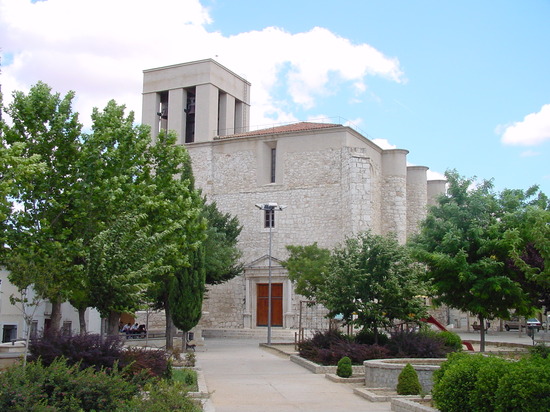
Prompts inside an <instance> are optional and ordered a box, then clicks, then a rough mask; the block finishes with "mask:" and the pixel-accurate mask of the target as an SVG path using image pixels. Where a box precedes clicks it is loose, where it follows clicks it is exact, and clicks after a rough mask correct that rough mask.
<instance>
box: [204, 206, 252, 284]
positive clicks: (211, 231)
mask: <svg viewBox="0 0 550 412" xmlns="http://www.w3.org/2000/svg"><path fill="white" fill-rule="evenodd" d="M203 201H204V208H203V216H204V217H205V218H206V220H207V222H208V229H207V232H206V235H207V238H206V240H205V241H204V248H205V250H207V251H208V253H207V254H206V257H205V263H204V264H205V267H206V283H207V284H209V285H216V284H219V283H223V282H227V281H228V280H230V279H233V278H234V277H235V276H238V275H239V274H241V273H242V270H243V265H242V263H239V259H240V257H241V255H242V253H241V252H240V250H239V249H238V248H237V241H238V237H239V235H240V233H241V230H242V226H240V224H239V220H238V219H237V217H236V216H231V215H230V214H229V213H222V212H220V211H219V210H218V207H217V205H216V202H212V203H207V202H206V199H204V200H203Z"/></svg>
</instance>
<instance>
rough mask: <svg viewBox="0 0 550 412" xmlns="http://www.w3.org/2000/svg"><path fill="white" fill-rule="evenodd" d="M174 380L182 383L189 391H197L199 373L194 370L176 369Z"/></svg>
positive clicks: (173, 374) (173, 373)
mask: <svg viewBox="0 0 550 412" xmlns="http://www.w3.org/2000/svg"><path fill="white" fill-rule="evenodd" d="M172 380H173V381H174V382H181V383H182V384H183V385H185V388H186V390H188V391H197V390H198V387H197V372H195V371H194V370H193V369H187V368H183V369H174V370H173V371H172Z"/></svg>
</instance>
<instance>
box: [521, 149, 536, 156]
mask: <svg viewBox="0 0 550 412" xmlns="http://www.w3.org/2000/svg"><path fill="white" fill-rule="evenodd" d="M540 155H541V153H540V152H536V151H534V150H526V151H524V152H522V153H521V154H520V157H535V156H540Z"/></svg>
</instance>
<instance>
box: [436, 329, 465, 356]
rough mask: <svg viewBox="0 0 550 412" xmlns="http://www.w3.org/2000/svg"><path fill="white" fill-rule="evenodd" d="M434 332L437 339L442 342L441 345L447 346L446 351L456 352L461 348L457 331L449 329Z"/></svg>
mask: <svg viewBox="0 0 550 412" xmlns="http://www.w3.org/2000/svg"><path fill="white" fill-rule="evenodd" d="M435 333H436V335H435V337H436V339H439V340H441V341H442V342H443V345H444V346H445V347H446V348H448V352H458V351H461V350H462V339H461V337H460V336H459V335H458V334H457V333H454V332H450V331H442V332H435Z"/></svg>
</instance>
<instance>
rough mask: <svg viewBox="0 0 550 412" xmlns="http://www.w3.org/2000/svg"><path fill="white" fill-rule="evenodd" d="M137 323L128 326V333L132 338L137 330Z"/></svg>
mask: <svg viewBox="0 0 550 412" xmlns="http://www.w3.org/2000/svg"><path fill="white" fill-rule="evenodd" d="M138 327H139V325H138V323H137V322H136V323H134V324H133V325H132V326H131V327H130V335H132V338H133V337H134V336H135V335H136V333H137V331H138Z"/></svg>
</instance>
